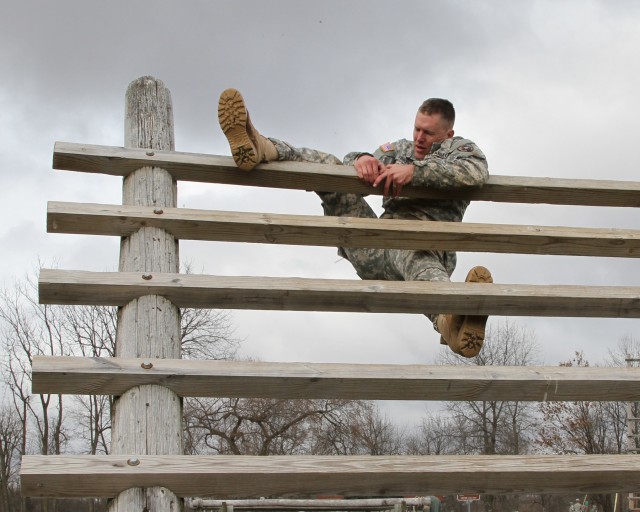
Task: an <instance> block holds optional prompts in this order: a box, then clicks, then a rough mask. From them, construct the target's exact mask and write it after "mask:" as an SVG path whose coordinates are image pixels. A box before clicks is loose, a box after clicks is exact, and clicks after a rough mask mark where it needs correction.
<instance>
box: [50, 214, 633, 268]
mask: <svg viewBox="0 0 640 512" xmlns="http://www.w3.org/2000/svg"><path fill="white" fill-rule="evenodd" d="M144 226H153V227H158V228H162V229H165V230H167V231H169V232H170V233H171V234H172V235H173V236H174V237H175V238H177V239H180V240H213V241H225V242H250V243H266V244H290V245H315V246H341V247H377V248H385V249H424V250H437V251H442V250H453V251H469V252H496V253H516V254H556V255H573V256H608V257H622V258H637V257H640V231H638V230H622V229H591V228H573V227H572V228H568V227H545V226H518V225H508V224H499V225H490V224H471V223H466V222H464V223H461V222H415V221H410V220H392V219H360V218H353V217H321V216H317V215H315V216H314V215H278V214H264V213H244V212H221V211H207V210H194V209H186V208H151V207H143V206H119V205H102V204H81V203H62V202H50V203H49V204H48V210H47V230H48V232H50V233H74V234H90V235H111V236H129V235H131V234H132V233H135V232H136V231H137V230H139V229H140V228H141V227H144Z"/></svg>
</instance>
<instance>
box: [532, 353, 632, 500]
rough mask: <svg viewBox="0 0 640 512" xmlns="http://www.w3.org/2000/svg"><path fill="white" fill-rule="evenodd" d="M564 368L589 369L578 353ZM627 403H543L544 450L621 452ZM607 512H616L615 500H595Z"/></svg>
mask: <svg viewBox="0 0 640 512" xmlns="http://www.w3.org/2000/svg"><path fill="white" fill-rule="evenodd" d="M560 366H583V367H586V366H589V362H588V361H587V360H586V359H585V358H584V355H583V353H582V352H576V354H575V356H574V357H573V358H572V359H571V360H570V361H566V362H563V363H561V364H560ZM624 405H625V404H624V403H623V402H589V401H580V402H543V403H540V404H539V409H540V412H541V413H542V419H543V421H542V423H541V425H540V427H539V429H538V443H539V445H540V446H542V447H543V448H544V449H546V450H548V451H551V452H553V453H562V454H601V453H621V451H622V450H623V446H624V445H623V439H624V431H625V417H626V415H625V406H624ZM591 500H592V501H593V502H594V503H597V504H598V505H599V506H600V507H601V508H602V510H603V511H604V512H611V511H612V510H613V503H614V497H613V496H612V495H607V494H597V495H593V496H592V497H591Z"/></svg>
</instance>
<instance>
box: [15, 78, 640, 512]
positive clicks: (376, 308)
mask: <svg viewBox="0 0 640 512" xmlns="http://www.w3.org/2000/svg"><path fill="white" fill-rule="evenodd" d="M170 112H171V105H170V98H169V95H168V91H166V89H164V86H163V85H162V83H161V82H158V81H156V80H155V79H152V78H149V77H145V78H142V79H140V80H138V81H136V82H133V83H132V84H131V86H130V88H129V92H128V107H127V125H126V126H127V129H126V135H125V138H126V145H127V146H128V147H126V148H115V147H105V146H89V145H80V144H69V143H57V144H56V147H55V150H54V168H56V169H63V170H71V171H80V172H90V173H104V174H110V175H114V176H121V177H124V180H125V187H124V190H125V191H124V198H123V203H124V204H123V205H120V206H117V205H94V204H80V203H59V202H56V203H50V204H49V209H48V217H47V226H48V230H49V231H50V232H53V233H78V234H80V233H81V234H94V235H107V236H120V237H124V238H123V242H122V251H121V262H120V271H119V272H112V273H105V272H86V271H69V270H43V271H42V272H41V275H40V281H39V286H40V300H41V301H42V302H43V303H50V304H54V303H57V304H109V305H116V306H120V307H122V311H121V315H120V320H119V325H118V336H117V338H118V340H117V343H118V347H117V354H118V357H117V358H114V359H105V358H93V359H89V358H88V359H82V358H55V357H38V358H35V359H34V364H33V383H34V384H33V385H34V392H36V393H78V394H85V393H90V394H111V395H114V396H119V397H120V398H119V399H118V400H119V402H118V406H117V407H116V415H115V417H114V418H113V425H114V427H113V428H114V430H113V447H112V455H110V456H26V457H24V458H23V461H22V471H21V478H22V491H23V493H24V494H25V495H27V496H39V497H78V496H87V497H88V496H109V497H115V498H116V499H115V500H114V504H113V505H112V510H119V509H120V508H122V510H124V509H127V510H130V509H133V508H137V507H139V508H140V509H142V508H144V506H147V504H148V503H153V504H154V510H170V509H174V507H175V505H176V500H177V499H179V498H180V497H184V496H214V497H216V498H219V499H228V498H230V497H238V496H242V497H246V498H250V497H254V496H261V495H265V494H268V495H279V496H281V497H283V498H284V497H295V496H310V495H317V494H339V495H343V496H402V495H408V494H413V495H416V494H425V493H428V494H432V493H441V494H452V493H453V494H455V493H466V492H477V493H493V494H500V493H564V492H585V491H588V492H628V491H633V490H634V489H636V488H637V487H638V482H640V463H639V462H638V461H639V460H640V459H638V458H637V457H634V456H624V455H616V456H609V455H607V456H605V455H600V456H437V457H432V456H428V457H427V456H425V457H409V456H406V457H403V456H398V457H359V456H353V457H349V456H341V457H316V456H305V457H301V456H296V457H294V456H290V457H289V456H287V457H284V456H279V457H276V456H269V457H249V456H215V457H205V456H199V457H194V456H185V455H183V454H182V451H181V443H182V439H181V427H180V424H181V408H180V403H181V402H180V397H183V396H211V395H213V394H215V395H216V396H229V397H232V396H233V397H266V398H269V397H270V398H274V397H277V398H350V399H381V400H392V399H396V400H397V399H401V400H529V401H546V400H564V401H575V400H602V401H605V400H632V399H633V400H635V399H636V398H637V396H638V393H639V392H640V378H639V375H640V374H638V373H637V372H638V370H637V369H633V368H619V369H611V368H606V369H604V368H559V367H524V368H523V367H518V368H509V367H471V368H465V372H464V375H459V374H458V373H459V368H448V367H434V366H421V365H410V366H393V365H340V364H331V365H327V364H325V365H322V364H284V363H260V362H255V363H247V362H234V361H186V360H181V359H180V354H179V334H178V329H179V325H178V315H177V308H178V307H200V308H212V307H215V308H227V309H233V308H238V309H280V310H304V311H309V310H313V311H364V312H409V313H422V312H423V311H428V310H434V309H435V310H438V311H441V312H450V313H459V314H499V315H540V316H552V315H553V316H571V317H573V316H586V317H596V316H605V317H621V318H622V317H624V318H639V317H640V288H638V287H603V286H598V287H593V286H528V285H505V284H495V285H492V286H486V285H481V284H473V283H416V282H388V281H359V280H357V281H356V280H354V281H351V280H320V279H296V278H277V279H276V278H269V277H260V278H238V277H233V278H232V277H223V276H196V275H184V274H179V273H178V270H177V241H178V240H179V239H194V240H218V241H235V242H239V241H242V242H252V243H266V244H298V245H337V244H338V243H339V245H342V246H350V247H363V246H371V247H396V248H431V249H438V250H457V251H489V252H500V253H521V254H556V255H581V256H609V257H620V258H634V257H638V256H640V231H635V230H613V229H609V230H605V229H576V228H562V227H557V228H550V227H540V226H508V225H501V226H493V225H482V224H466V223H465V224H460V223H436V222H433V223H419V222H404V221H389V220H384V221H382V220H377V219H343V218H340V219H336V218H324V217H313V216H293V215H272V214H261V213H238V212H211V211H201V210H187V209H177V208H176V207H175V206H176V204H175V197H176V186H177V181H178V180H187V181H202V182H215V183H225V184H234V185H247V186H259V187H281V188H290V189H301V190H314V189H317V190H325V191H343V192H360V193H363V192H367V193H372V192H373V193H375V192H376V191H372V190H371V189H370V188H369V187H365V186H364V185H363V184H362V183H361V182H360V181H359V180H358V179H357V177H356V175H355V172H354V170H353V168H351V167H344V166H320V165H316V164H309V163H295V162H277V163H270V164H263V165H261V166H260V168H259V169H257V170H256V171H254V172H251V173H246V172H238V170H237V169H236V168H235V165H234V164H233V161H232V160H231V159H230V158H228V157H219V156H211V155H199V154H189V153H178V152H175V151H174V148H173V135H172V133H173V128H172V124H171V120H170ZM149 119H151V121H150V120H149ZM136 123H137V124H136ZM145 127H152V128H151V129H152V130H154V132H153V134H149V133H146V132H145ZM158 190H161V191H162V193H161V194H158V193H157V191H158ZM404 193H406V195H408V196H411V197H438V198H453V197H464V198H467V199H470V200H478V201H500V202H516V203H549V204H566V205H592V206H617V207H640V182H613V181H598V180H561V179H550V178H516V177H508V176H502V177H500V176H492V177H491V179H490V181H489V182H488V183H487V184H486V185H485V186H484V187H482V188H481V189H474V190H458V191H448V192H445V191H433V190H428V189H421V188H416V187H413V188H412V187H406V188H405V189H403V194H404ZM158 196H160V199H159V198H158ZM158 305H161V306H162V307H157V306H158ZM158 315H159V316H158ZM141 409H144V410H145V414H144V416H145V418H144V419H140V418H139V417H137V412H138V411H139V410H141ZM141 421H143V422H144V424H143V425H141V424H140V422H141ZM551 474H553V477H550V475H551ZM143 504H144V505H143Z"/></svg>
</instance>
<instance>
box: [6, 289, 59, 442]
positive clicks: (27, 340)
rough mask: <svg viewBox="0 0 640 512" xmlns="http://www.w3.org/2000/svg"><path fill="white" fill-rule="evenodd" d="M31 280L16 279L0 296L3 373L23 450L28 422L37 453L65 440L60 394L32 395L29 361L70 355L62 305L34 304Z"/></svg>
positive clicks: (27, 431)
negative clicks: (16, 419)
mask: <svg viewBox="0 0 640 512" xmlns="http://www.w3.org/2000/svg"><path fill="white" fill-rule="evenodd" d="M35 296H36V293H35V284H34V283H33V282H32V281H29V280H27V281H25V282H24V283H18V284H16V285H15V287H14V288H13V289H11V290H3V291H2V292H1V294H0V321H1V322H2V333H3V343H4V346H3V348H4V350H5V353H6V354H7V358H6V360H5V361H4V368H3V370H4V372H3V375H4V377H5V379H6V384H7V386H8V388H9V390H10V392H11V393H10V394H11V399H12V401H13V405H14V408H15V410H16V412H17V414H18V415H19V417H20V421H21V422H22V426H23V446H22V447H21V453H22V454H25V453H26V452H27V450H28V447H27V439H28V438H29V436H28V435H27V434H29V433H30V432H29V430H28V429H29V425H31V426H32V427H34V429H35V431H36V432H37V436H36V442H37V447H36V451H38V452H39V453H42V454H45V455H48V454H59V453H61V452H62V449H63V447H64V446H65V444H66V442H67V440H68V438H67V431H66V429H65V428H64V401H63V397H62V395H49V394H41V395H36V396H33V395H31V365H32V362H33V357H34V356H36V355H67V354H68V353H69V349H68V344H67V343H66V340H65V337H64V332H63V327H62V324H63V322H62V314H61V310H60V308H57V307H52V306H47V305H41V304H38V303H37V301H36V299H35Z"/></svg>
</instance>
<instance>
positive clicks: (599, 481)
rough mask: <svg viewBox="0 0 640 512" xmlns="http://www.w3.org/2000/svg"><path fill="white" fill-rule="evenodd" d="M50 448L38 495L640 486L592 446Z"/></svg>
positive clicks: (27, 472)
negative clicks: (292, 451)
mask: <svg viewBox="0 0 640 512" xmlns="http://www.w3.org/2000/svg"><path fill="white" fill-rule="evenodd" d="M136 459H137V462H138V464H137V465H130V463H128V462H127V461H130V460H131V458H130V457H127V456H115V455H112V456H73V455H68V456H65V455H59V456H53V455H51V456H41V455H31V456H25V457H23V458H22V468H21V472H20V474H21V489H22V493H23V495H24V496H30V497H56V498H58V497H80V496H83V497H84V496H87V497H88V496H114V495H116V494H117V493H119V492H121V491H123V490H125V489H127V488H130V487H148V486H162V487H166V488H168V489H171V490H172V491H173V492H175V493H176V494H177V495H179V496H213V497H217V498H227V497H238V496H242V497H245V498H253V497H260V496H279V497H283V498H288V497H302V496H313V495H318V494H333V495H341V496H380V497H384V496H404V495H416V494H426V493H432V494H456V493H474V492H476V493H489V494H511V493H565V492H580V493H613V492H627V491H632V490H634V489H637V486H638V482H639V481H640V458H639V457H637V456H635V455H629V456H624V455H591V456H575V455H574V456H557V455H556V456H553V455H549V456H542V455H539V456H508V455H495V456H487V455H485V456H480V455H478V456H472V455H468V456H447V455H438V456H389V457H384V456H341V457H337V456H333V457H332V456H280V457H276V456H269V457H259V456H220V455H219V456H182V457H180V456H161V455H158V456H145V455H140V456H136Z"/></svg>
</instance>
